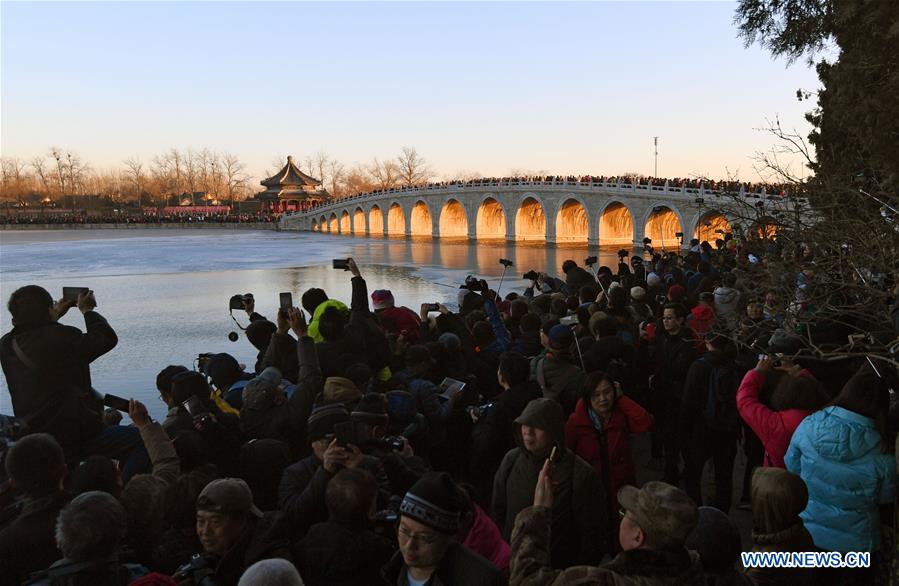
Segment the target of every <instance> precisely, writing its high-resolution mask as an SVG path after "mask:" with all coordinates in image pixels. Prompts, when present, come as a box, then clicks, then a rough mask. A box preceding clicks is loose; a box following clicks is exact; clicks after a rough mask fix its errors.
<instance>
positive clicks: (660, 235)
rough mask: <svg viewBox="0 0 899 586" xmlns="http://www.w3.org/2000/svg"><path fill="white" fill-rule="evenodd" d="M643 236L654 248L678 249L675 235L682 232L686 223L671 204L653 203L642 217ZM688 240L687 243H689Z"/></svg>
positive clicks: (678, 243) (678, 242)
mask: <svg viewBox="0 0 899 586" xmlns="http://www.w3.org/2000/svg"><path fill="white" fill-rule="evenodd" d="M641 225H642V226H643V234H644V237H645V238H650V239H652V245H653V247H655V248H657V249H658V248H680V240H679V239H678V238H677V236H676V234H677V233H678V232H681V233H683V232H684V226H686V225H687V223H686V222H685V221H684V217H683V215H682V214H681V212H680V210H678V209H677V206H676V205H675V204H673V203H671V202H664V201H662V202H658V201H657V202H653V203H652V204H651V205H650V206H649V207H648V208H647V210H646V213H645V214H644V215H643V221H642V222H641ZM689 240H690V239H689V238H687V241H688V242H689Z"/></svg>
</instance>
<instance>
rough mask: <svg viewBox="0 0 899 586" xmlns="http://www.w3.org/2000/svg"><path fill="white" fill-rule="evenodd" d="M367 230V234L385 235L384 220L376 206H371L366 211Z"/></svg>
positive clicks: (385, 223)
mask: <svg viewBox="0 0 899 586" xmlns="http://www.w3.org/2000/svg"><path fill="white" fill-rule="evenodd" d="M368 230H369V234H379V235H383V234H386V233H387V222H386V218H385V217H384V212H383V211H382V210H381V206H379V205H378V204H372V206H371V207H370V208H369V209H368Z"/></svg>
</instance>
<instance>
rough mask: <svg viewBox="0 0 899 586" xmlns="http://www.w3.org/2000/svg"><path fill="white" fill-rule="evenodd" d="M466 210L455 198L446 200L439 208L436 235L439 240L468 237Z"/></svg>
mask: <svg viewBox="0 0 899 586" xmlns="http://www.w3.org/2000/svg"><path fill="white" fill-rule="evenodd" d="M468 225H469V221H468V210H467V209H466V207H465V206H464V205H463V204H462V202H461V201H459V200H458V199H456V198H455V197H450V198H448V199H447V200H446V201H445V202H444V203H443V206H441V208H440V217H439V220H438V225H437V230H438V231H437V234H435V236H439V237H441V238H467V237H468Z"/></svg>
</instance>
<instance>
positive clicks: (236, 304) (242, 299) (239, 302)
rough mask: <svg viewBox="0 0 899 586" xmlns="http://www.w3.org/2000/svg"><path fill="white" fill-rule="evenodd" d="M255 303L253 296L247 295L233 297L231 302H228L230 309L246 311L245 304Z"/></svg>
mask: <svg viewBox="0 0 899 586" xmlns="http://www.w3.org/2000/svg"><path fill="white" fill-rule="evenodd" d="M252 302H253V294H252V293H245V294H243V295H232V296H231V301H230V302H228V309H244V308H245V307H246V305H245V303H252Z"/></svg>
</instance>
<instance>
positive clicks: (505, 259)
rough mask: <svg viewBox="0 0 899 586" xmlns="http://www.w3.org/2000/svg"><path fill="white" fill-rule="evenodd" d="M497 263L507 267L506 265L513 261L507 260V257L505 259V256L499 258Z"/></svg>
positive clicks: (509, 265)
mask: <svg viewBox="0 0 899 586" xmlns="http://www.w3.org/2000/svg"><path fill="white" fill-rule="evenodd" d="M499 264H501V265H503V266H504V267H506V268H508V267H511V266H513V265H514V264H515V263H513V262H512V261H511V260H509V259H507V258H501V259H499Z"/></svg>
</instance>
